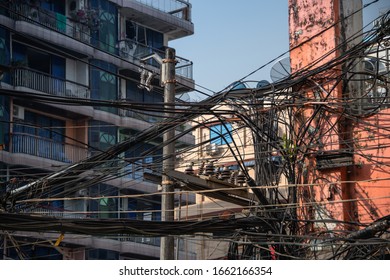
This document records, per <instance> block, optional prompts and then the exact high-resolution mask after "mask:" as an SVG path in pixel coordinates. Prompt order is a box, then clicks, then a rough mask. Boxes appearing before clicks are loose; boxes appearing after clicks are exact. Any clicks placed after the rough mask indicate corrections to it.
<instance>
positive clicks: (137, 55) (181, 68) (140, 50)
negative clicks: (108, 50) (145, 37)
mask: <svg viewBox="0 0 390 280" xmlns="http://www.w3.org/2000/svg"><path fill="white" fill-rule="evenodd" d="M118 52H119V55H120V57H122V58H124V59H126V60H127V61H129V62H132V63H134V62H137V61H138V62H139V60H140V59H141V58H143V57H146V56H148V55H151V54H157V55H159V56H160V57H161V58H164V57H165V52H164V51H162V50H159V49H154V48H151V47H148V46H146V45H142V44H140V43H137V42H134V41H132V40H129V39H122V40H120V41H119V42H118ZM176 60H177V63H176V66H175V68H176V75H177V76H181V77H184V78H187V79H191V80H192V78H193V77H192V65H193V63H192V61H190V60H187V59H185V58H182V57H179V56H177V57H176ZM146 64H148V65H151V66H154V67H156V68H158V70H159V69H160V65H158V64H157V63H156V62H155V61H154V60H153V59H149V60H147V61H146Z"/></svg>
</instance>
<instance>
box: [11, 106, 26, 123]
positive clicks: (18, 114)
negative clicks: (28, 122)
mask: <svg viewBox="0 0 390 280" xmlns="http://www.w3.org/2000/svg"><path fill="white" fill-rule="evenodd" d="M12 116H13V118H14V119H19V120H24V107H22V106H18V105H14V106H13V110H12Z"/></svg>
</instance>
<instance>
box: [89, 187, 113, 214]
mask: <svg viewBox="0 0 390 280" xmlns="http://www.w3.org/2000/svg"><path fill="white" fill-rule="evenodd" d="M89 195H90V196H91V197H97V198H99V199H91V200H89V204H88V211H90V217H93V218H119V213H118V198H115V196H118V188H116V187H113V186H110V185H106V184H97V185H94V186H92V187H90V188H89Z"/></svg>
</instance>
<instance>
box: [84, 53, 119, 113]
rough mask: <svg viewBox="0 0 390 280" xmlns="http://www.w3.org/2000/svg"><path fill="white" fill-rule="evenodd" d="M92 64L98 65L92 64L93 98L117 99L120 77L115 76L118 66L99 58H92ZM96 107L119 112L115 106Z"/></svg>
mask: <svg viewBox="0 0 390 280" xmlns="http://www.w3.org/2000/svg"><path fill="white" fill-rule="evenodd" d="M91 64H92V65H95V66H96V67H93V66H91V83H90V84H91V98H92V99H97V100H105V101H110V100H117V99H118V98H117V96H118V90H117V88H118V79H117V77H116V76H115V74H116V72H117V69H116V67H115V66H114V65H112V64H110V63H107V62H104V61H99V60H92V61H91ZM104 70H106V71H104ZM95 108H96V109H99V110H102V111H106V112H110V113H113V114H116V113H117V109H116V108H113V107H105V106H104V107H103V106H95Z"/></svg>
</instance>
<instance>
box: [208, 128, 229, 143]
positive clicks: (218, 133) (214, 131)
mask: <svg viewBox="0 0 390 280" xmlns="http://www.w3.org/2000/svg"><path fill="white" fill-rule="evenodd" d="M231 132H232V125H231V124H229V123H227V124H217V125H213V126H211V127H210V141H211V143H215V144H217V145H225V144H230V143H232V142H233V139H232V136H231Z"/></svg>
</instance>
